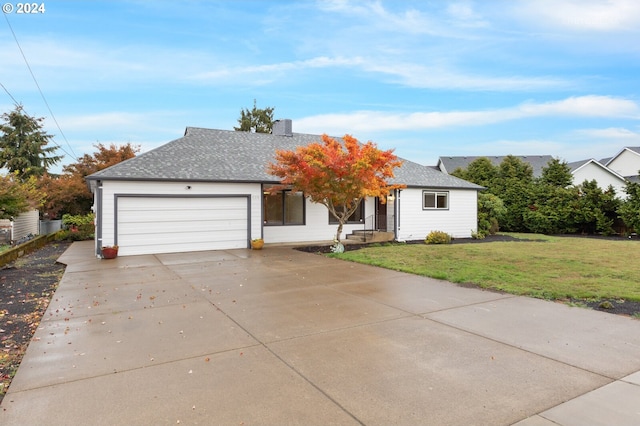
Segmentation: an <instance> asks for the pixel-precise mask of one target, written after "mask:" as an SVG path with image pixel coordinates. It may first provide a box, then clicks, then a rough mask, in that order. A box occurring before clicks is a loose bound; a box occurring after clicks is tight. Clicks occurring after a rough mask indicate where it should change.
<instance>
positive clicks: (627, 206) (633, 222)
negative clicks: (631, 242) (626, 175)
mask: <svg viewBox="0 0 640 426" xmlns="http://www.w3.org/2000/svg"><path fill="white" fill-rule="evenodd" d="M638 174H640V170H639V171H638ZM624 192H626V194H627V199H626V200H624V202H623V203H622V206H620V208H619V209H618V213H619V214H620V217H621V218H622V220H623V221H624V223H625V225H626V226H627V228H628V230H629V231H631V230H633V231H634V232H636V233H638V232H640V183H638V182H631V181H627V186H626V187H625V188H624Z"/></svg>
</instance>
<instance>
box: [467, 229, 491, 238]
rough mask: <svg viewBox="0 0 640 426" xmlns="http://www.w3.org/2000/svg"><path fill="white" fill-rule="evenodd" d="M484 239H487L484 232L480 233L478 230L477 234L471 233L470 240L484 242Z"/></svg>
mask: <svg viewBox="0 0 640 426" xmlns="http://www.w3.org/2000/svg"><path fill="white" fill-rule="evenodd" d="M491 235H493V234H491ZM486 237H487V233H486V231H481V230H478V231H477V232H476V231H471V238H473V239H474V240H484V239H485V238H486Z"/></svg>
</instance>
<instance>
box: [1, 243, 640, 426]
mask: <svg viewBox="0 0 640 426" xmlns="http://www.w3.org/2000/svg"><path fill="white" fill-rule="evenodd" d="M91 252H92V243H86V242H83V243H74V244H73V245H72V246H71V248H70V249H69V250H68V251H67V252H65V253H64V255H63V256H62V257H61V258H60V261H61V262H63V263H66V264H67V265H68V266H67V270H66V272H65V274H64V277H63V279H62V281H61V283H60V287H59V289H58V290H57V292H56V293H55V295H54V297H53V300H52V302H51V305H50V306H49V309H48V311H47V313H46V314H45V317H44V319H43V321H42V323H41V325H40V327H39V329H38V330H37V332H36V334H35V337H34V339H33V341H32V342H31V344H30V346H29V349H28V351H27V353H26V356H25V357H24V360H23V363H22V365H21V367H20V369H19V371H18V373H17V375H16V377H15V379H14V381H13V383H12V385H11V387H10V388H9V392H8V394H7V395H6V397H5V399H4V401H3V402H2V405H1V408H2V409H1V410H0V424H3V425H39V424H47V425H80V424H86V425H119V424H127V425H162V424H167V425H175V424H201V425H204V424H206V425H210V424H224V425H258V424H266V425H284V424H300V425H328V424H338V425H350V424H354V425H357V424H366V425H392V424H400V425H402V424H406V425H418V424H420V425H510V424H514V423H517V424H518V425H520V426H533V425H541V426H542V425H565V426H569V425H581V426H583V425H638V424H640V372H638V371H639V370H640V321H638V320H635V319H631V318H625V317H620V316H615V315H611V314H606V313H601V312H597V311H590V310H587V309H581V308H571V307H568V306H565V305H562V304H558V303H553V302H547V301H542V300H536V299H529V298H524V297H515V296H511V295H503V294H498V293H493V292H488V291H481V290H476V289H469V288H462V287H458V286H456V285H453V284H449V283H446V282H442V281H437V280H433V279H428V278H421V277H416V276H412V275H407V274H403V273H398V272H392V271H387V270H384V269H378V268H374V267H368V266H363V265H358V264H353V263H349V262H343V261H339V260H335V259H327V258H325V257H322V256H317V255H313V254H307V253H301V252H298V251H295V250H292V249H288V248H275V247H269V248H266V249H265V250H262V251H249V250H237V251H221V252H202V253H188V254H169V255H157V256H135V257H121V258H118V259H115V260H98V259H95V258H93V257H92V255H91Z"/></svg>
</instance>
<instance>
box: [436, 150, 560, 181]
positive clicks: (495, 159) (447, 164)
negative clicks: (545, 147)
mask: <svg viewBox="0 0 640 426" xmlns="http://www.w3.org/2000/svg"><path fill="white" fill-rule="evenodd" d="M505 157H506V155H504V156H495V155H493V156H492V155H479V156H475V157H466V156H462V157H440V158H439V159H438V165H437V166H436V168H437V169H438V170H440V171H441V172H444V173H448V174H451V173H453V172H454V171H455V170H456V169H466V168H467V167H468V166H469V164H471V163H472V162H473V161H475V160H477V159H478V158H488V159H489V160H490V161H491V164H493V165H494V166H499V165H500V163H502V160H504V159H505ZM514 157H516V158H519V159H520V160H521V161H522V162H524V163H527V164H529V165H530V166H531V168H532V169H533V177H540V176H542V169H543V168H544V167H547V165H548V163H549V161H551V160H553V157H552V156H550V155H515V156H514Z"/></svg>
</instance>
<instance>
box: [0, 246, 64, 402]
mask: <svg viewBox="0 0 640 426" xmlns="http://www.w3.org/2000/svg"><path fill="white" fill-rule="evenodd" d="M70 244H71V243H70V242H53V243H49V244H47V245H46V246H44V247H43V248H41V249H39V250H37V251H35V252H33V253H30V254H27V255H25V256H23V257H21V258H19V259H18V260H16V261H15V262H12V263H10V264H8V265H6V266H4V267H3V268H2V269H0V402H1V401H2V398H3V397H4V395H5V393H6V391H7V388H8V387H9V384H10V383H11V379H12V378H13V375H14V374H15V372H16V370H17V369H18V366H19V365H20V361H21V360H22V357H23V355H24V352H25V351H26V350H27V346H28V345H29V342H30V341H31V338H32V337H33V333H34V332H35V331H36V329H37V328H38V325H39V324H40V319H41V318H42V315H44V312H45V311H46V309H47V306H49V302H50V300H51V296H52V295H53V293H54V291H55V290H56V288H57V286H58V282H59V281H60V278H62V275H63V273H64V269H65V267H64V265H63V264H61V263H57V262H56V259H58V257H60V255H61V254H62V253H64V251H65V250H66V249H67V248H68V247H69V245H70Z"/></svg>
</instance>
